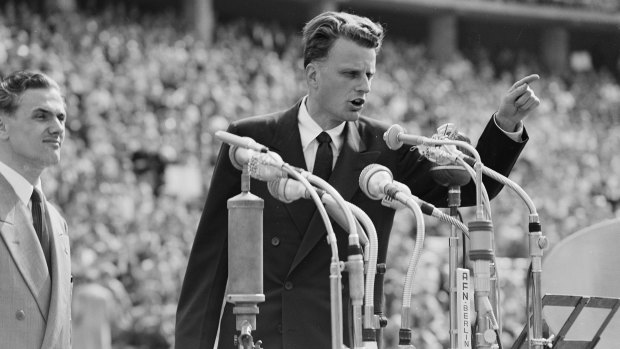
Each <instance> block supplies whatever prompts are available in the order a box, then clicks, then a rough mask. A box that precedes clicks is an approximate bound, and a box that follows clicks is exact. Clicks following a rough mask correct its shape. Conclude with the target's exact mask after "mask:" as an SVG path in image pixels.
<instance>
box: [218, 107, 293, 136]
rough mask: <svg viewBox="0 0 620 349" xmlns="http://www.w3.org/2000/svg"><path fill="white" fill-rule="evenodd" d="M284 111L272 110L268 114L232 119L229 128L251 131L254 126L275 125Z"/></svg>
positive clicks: (242, 131)
mask: <svg viewBox="0 0 620 349" xmlns="http://www.w3.org/2000/svg"><path fill="white" fill-rule="evenodd" d="M282 114H284V112H282V111H279V112H274V113H270V114H263V115H255V116H250V117H247V118H245V119H241V120H237V121H234V122H232V123H231V124H230V127H229V129H231V130H237V131H238V132H239V133H244V131H245V132H251V131H252V130H255V129H256V127H269V126H270V125H275V123H276V122H277V120H278V118H280V117H281V116H282Z"/></svg>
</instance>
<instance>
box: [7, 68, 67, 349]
mask: <svg viewBox="0 0 620 349" xmlns="http://www.w3.org/2000/svg"><path fill="white" fill-rule="evenodd" d="M66 117H67V115H66V111H65V102H64V98H63V96H62V94H61V90H60V87H59V86H58V84H57V83H56V82H55V81H53V80H52V79H51V78H49V77H48V76H46V75H44V74H42V73H36V72H28V71H21V72H16V73H13V74H11V75H9V76H8V77H6V78H5V79H4V80H2V82H0V347H2V348H11V349H66V348H70V347H71V338H70V336H71V317H70V315H71V290H72V280H71V261H70V256H69V237H68V235H67V224H66V222H65V220H64V219H63V217H62V216H61V215H60V213H59V212H58V211H57V210H56V209H55V208H54V207H53V206H52V205H51V204H49V203H47V201H46V199H45V195H44V194H43V191H42V190H41V179H40V176H41V173H42V172H43V171H44V170H45V169H46V168H47V167H49V166H53V165H56V164H58V162H59V160H60V148H61V146H62V142H63V140H64V137H65V121H66Z"/></svg>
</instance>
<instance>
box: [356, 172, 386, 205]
mask: <svg viewBox="0 0 620 349" xmlns="http://www.w3.org/2000/svg"><path fill="white" fill-rule="evenodd" d="M379 171H387V172H388V173H389V174H390V176H392V171H390V169H388V168H387V167H385V166H382V165H379V164H370V165H368V166H366V167H364V169H363V170H362V173H360V178H359V185H360V189H362V192H363V193H364V194H366V196H368V197H369V198H371V199H373V200H380V199H382V198H383V196H382V194H381V193H380V194H378V195H377V194H374V193H371V192H370V190H369V182H370V178H371V177H372V176H373V175H374V174H375V173H377V172H379Z"/></svg>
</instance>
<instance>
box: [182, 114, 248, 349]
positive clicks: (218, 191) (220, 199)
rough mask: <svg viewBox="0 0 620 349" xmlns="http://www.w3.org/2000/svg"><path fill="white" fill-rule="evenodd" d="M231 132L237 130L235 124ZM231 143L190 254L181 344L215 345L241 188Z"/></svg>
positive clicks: (213, 182) (222, 157)
mask: <svg viewBox="0 0 620 349" xmlns="http://www.w3.org/2000/svg"><path fill="white" fill-rule="evenodd" d="M228 132H231V133H234V126H232V125H231V127H229V129H228ZM228 151H229V146H228V145H226V144H224V145H222V147H221V148H220V152H219V155H218V158H217V162H216V165H215V169H214V172H213V177H212V179H211V185H210V186H209V192H208V194H207V200H206V202H205V206H204V209H203V212H202V216H201V218H200V222H199V224H198V229H197V231H196V236H195V237H194V244H193V246H192V250H191V253H190V256H189V261H188V265H187V270H186V272H185V278H184V280H183V286H182V288H181V295H180V297H179V303H178V307H177V318H176V329H175V345H176V347H177V348H180V349H181V348H192V349H193V348H197V349H199V348H209V349H211V348H213V346H214V343H215V339H216V335H217V332H218V327H219V321H220V313H221V309H222V305H223V300H224V293H225V290H226V282H227V279H228V248H227V245H228V210H227V200H228V199H229V198H231V197H233V196H235V195H237V194H239V192H240V188H241V181H240V174H241V172H240V171H239V170H237V169H236V168H234V167H233V165H232V164H231V162H230V159H229V156H228Z"/></svg>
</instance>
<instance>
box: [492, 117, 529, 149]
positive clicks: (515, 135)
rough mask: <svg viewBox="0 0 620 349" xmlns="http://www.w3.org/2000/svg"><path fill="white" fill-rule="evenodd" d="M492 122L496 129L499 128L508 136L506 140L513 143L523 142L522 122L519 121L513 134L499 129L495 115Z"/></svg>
mask: <svg viewBox="0 0 620 349" xmlns="http://www.w3.org/2000/svg"><path fill="white" fill-rule="evenodd" d="M493 122H494V123H495V126H497V128H499V129H500V130H501V131H502V132H503V133H504V134H505V135H506V136H508V138H510V139H512V140H513V141H515V142H521V141H522V140H523V137H522V136H523V121H519V123H518V124H517V127H516V130H515V131H513V132H508V131H506V130H504V129H502V128H501V127H499V125H498V124H497V119H496V114H493Z"/></svg>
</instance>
